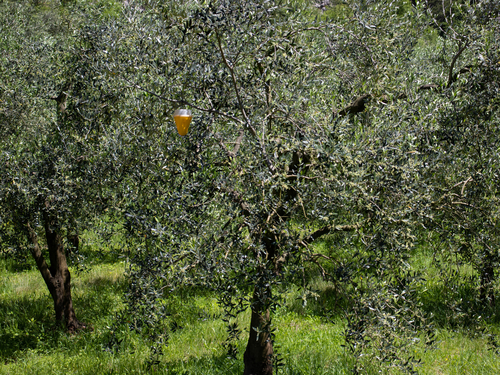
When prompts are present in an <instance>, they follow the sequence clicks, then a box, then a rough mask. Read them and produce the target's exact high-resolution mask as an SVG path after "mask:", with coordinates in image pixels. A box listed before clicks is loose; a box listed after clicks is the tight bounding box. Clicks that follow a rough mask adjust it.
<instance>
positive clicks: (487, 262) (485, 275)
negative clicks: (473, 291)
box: [479, 251, 495, 306]
mask: <svg viewBox="0 0 500 375" xmlns="http://www.w3.org/2000/svg"><path fill="white" fill-rule="evenodd" d="M493 261H494V259H493V255H492V254H491V253H490V252H489V251H486V254H485V257H484V260H483V264H482V265H481V270H480V278H481V285H480V287H479V293H480V296H479V297H480V299H481V302H483V303H484V304H488V305H489V306H493V305H494V304H495V291H494V290H493V281H494V279H495V274H494V272H495V271H494V268H493V263H494V262H493Z"/></svg>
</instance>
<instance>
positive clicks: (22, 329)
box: [0, 277, 126, 362]
mask: <svg viewBox="0 0 500 375" xmlns="http://www.w3.org/2000/svg"><path fill="white" fill-rule="evenodd" d="M125 285H126V284H125V281H124V280H120V281H119V282H116V279H114V278H109V279H108V278H105V277H97V278H94V279H91V280H89V281H88V282H86V283H85V289H83V293H81V292H80V293H73V304H74V307H75V312H76V316H77V318H78V319H79V320H80V321H82V322H84V323H86V324H90V325H91V326H96V325H106V324H109V323H110V322H111V321H112V320H113V319H114V317H115V312H116V310H117V308H119V306H120V304H121V300H122V295H123V290H124V289H125ZM69 336H70V335H69V334H68V333H66V332H65V330H64V327H63V326H56V325H55V313H54V305H53V301H52V298H51V297H50V295H49V292H48V291H47V292H46V294H44V295H40V294H26V295H20V296H16V295H10V296H8V297H5V298H3V299H2V300H0V360H1V361H2V362H10V361H14V360H15V358H16V357H17V356H18V354H19V352H25V351H27V350H29V349H41V350H49V351H50V350H51V349H53V348H57V347H58V346H60V345H61V340H63V338H66V337H69Z"/></svg>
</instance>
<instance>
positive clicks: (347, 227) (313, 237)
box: [302, 222, 363, 244]
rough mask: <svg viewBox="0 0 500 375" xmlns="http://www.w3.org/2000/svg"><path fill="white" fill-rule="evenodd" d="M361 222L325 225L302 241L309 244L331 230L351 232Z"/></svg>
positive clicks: (359, 225)
mask: <svg viewBox="0 0 500 375" xmlns="http://www.w3.org/2000/svg"><path fill="white" fill-rule="evenodd" d="M362 224H363V223H362V222H361V223H357V224H350V225H334V226H326V227H323V228H321V229H318V230H317V231H315V232H313V233H311V234H310V235H309V236H307V237H305V238H304V239H303V240H302V241H303V242H304V243H305V244H310V243H312V242H314V241H315V240H317V239H318V238H320V237H322V236H324V235H326V234H330V233H333V232H351V231H355V230H358V229H359V228H360V227H361V225H362Z"/></svg>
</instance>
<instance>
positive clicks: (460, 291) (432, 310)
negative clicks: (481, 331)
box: [421, 280, 500, 329]
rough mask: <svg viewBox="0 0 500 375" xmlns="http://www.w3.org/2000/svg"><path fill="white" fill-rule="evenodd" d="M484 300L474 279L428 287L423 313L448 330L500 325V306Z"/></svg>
mask: <svg viewBox="0 0 500 375" xmlns="http://www.w3.org/2000/svg"><path fill="white" fill-rule="evenodd" d="M496 300H497V302H496V303H495V304H494V305H493V306H490V305H489V304H488V303H484V302H483V301H481V299H480V297H479V290H478V287H477V285H476V283H475V282H474V281H473V280H455V281H453V282H450V283H446V282H441V283H438V284H435V285H432V286H427V287H426V291H425V292H424V293H422V294H421V302H422V308H423V310H424V311H425V312H426V313H427V314H428V315H429V316H432V319H433V321H434V322H435V324H436V325H438V326H440V327H444V328H452V329H455V328H476V327H477V326H478V324H481V323H482V322H484V321H487V322H489V323H498V322H499V321H500V306H499V304H498V298H497V299H496Z"/></svg>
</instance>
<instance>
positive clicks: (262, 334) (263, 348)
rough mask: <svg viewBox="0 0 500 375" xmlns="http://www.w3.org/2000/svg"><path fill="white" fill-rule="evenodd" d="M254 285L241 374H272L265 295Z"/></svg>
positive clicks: (268, 316)
mask: <svg viewBox="0 0 500 375" xmlns="http://www.w3.org/2000/svg"><path fill="white" fill-rule="evenodd" d="M261 292H262V290H259V287H258V286H256V287H255V291H254V295H253V303H252V318H251V321H250V336H249V338H248V344H247V347H246V350H245V354H244V355H243V362H244V363H245V370H244V372H243V375H272V374H273V362H272V357H273V343H272V341H271V332H270V326H271V317H270V313H269V308H268V307H267V306H266V303H265V302H266V301H265V299H266V298H268V297H267V291H264V292H265V293H266V295H261Z"/></svg>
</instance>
